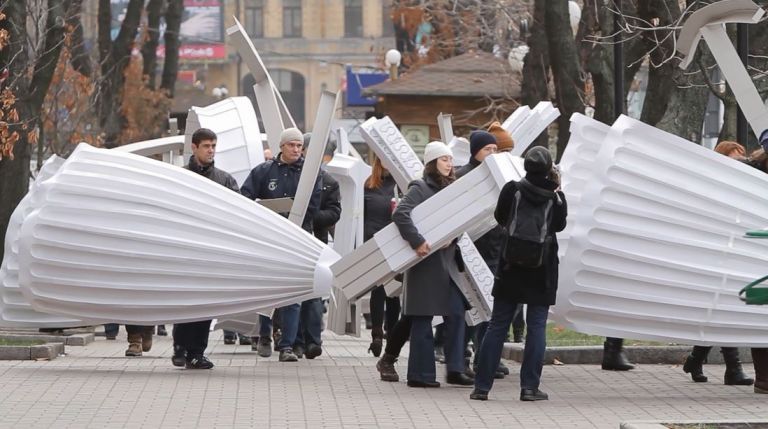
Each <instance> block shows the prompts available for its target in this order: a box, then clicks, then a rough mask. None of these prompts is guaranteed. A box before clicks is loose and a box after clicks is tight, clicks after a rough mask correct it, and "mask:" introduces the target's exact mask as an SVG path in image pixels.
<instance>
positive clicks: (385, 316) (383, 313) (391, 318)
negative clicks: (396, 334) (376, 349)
mask: <svg viewBox="0 0 768 429" xmlns="http://www.w3.org/2000/svg"><path fill="white" fill-rule="evenodd" d="M385 306H386V310H385V309H384V308H385ZM399 317H400V298H398V297H394V298H389V297H387V292H386V291H385V290H384V286H377V287H376V288H375V289H374V290H372V291H371V322H372V324H373V329H372V331H371V336H372V337H373V338H384V331H386V332H387V335H389V332H391V331H392V329H393V328H394V326H395V323H397V319H398V318H399ZM382 325H383V327H384V329H383V330H382Z"/></svg>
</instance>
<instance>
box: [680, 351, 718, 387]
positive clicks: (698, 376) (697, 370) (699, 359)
mask: <svg viewBox="0 0 768 429" xmlns="http://www.w3.org/2000/svg"><path fill="white" fill-rule="evenodd" d="M710 350H712V347H705V346H693V350H691V354H689V355H688V357H687V358H685V363H684V364H683V372H685V373H686V374H691V379H692V380H693V381H695V382H696V383H706V382H707V376H706V375H704V369H703V368H702V367H701V366H702V365H703V364H704V362H706V361H707V355H709V351H710Z"/></svg>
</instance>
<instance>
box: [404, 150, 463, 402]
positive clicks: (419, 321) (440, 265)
mask: <svg viewBox="0 0 768 429" xmlns="http://www.w3.org/2000/svg"><path fill="white" fill-rule="evenodd" d="M424 164H425V168H424V178H423V179H421V180H415V181H413V182H412V183H411V184H410V185H409V186H408V192H407V193H406V194H405V196H404V197H403V199H402V200H401V201H400V203H399V204H398V206H397V208H396V209H395V211H394V213H393V214H392V221H393V222H394V223H395V225H397V229H398V230H399V232H400V235H401V236H402V238H403V239H404V240H405V241H407V242H408V244H410V246H411V248H413V249H414V250H415V251H416V254H417V255H418V256H419V257H422V258H423V259H422V260H421V261H420V262H419V263H417V264H416V265H414V266H413V267H411V268H409V269H408V270H407V271H406V272H405V277H404V281H403V309H404V311H403V314H404V315H405V317H409V318H410V322H411V329H410V333H411V336H410V340H411V348H410V354H409V356H408V386H409V387H440V383H438V382H437V381H436V375H437V374H436V370H435V350H434V339H433V336H432V317H433V316H436V315H440V316H443V318H444V319H445V322H444V323H445V325H446V328H445V330H446V345H445V355H446V362H445V363H446V367H447V376H446V382H447V383H448V384H457V385H464V386H466V385H471V384H472V382H473V380H472V378H470V377H467V376H466V375H465V374H464V347H463V344H464V327H465V324H464V312H465V311H466V310H467V303H466V301H465V300H464V297H463V295H462V293H461V291H460V290H459V288H458V286H456V284H455V283H453V281H452V280H451V278H450V274H449V269H450V268H451V265H450V264H456V263H457V259H460V258H458V257H457V256H458V255H457V252H458V248H457V247H456V243H455V240H454V242H451V243H448V244H447V245H445V246H444V247H443V248H441V249H437V250H435V251H434V252H433V251H432V249H431V247H430V246H431V244H430V243H429V242H427V240H426V239H425V238H424V236H422V235H421V233H420V232H419V230H418V228H417V227H416V225H415V224H414V222H413V219H412V218H411V213H412V212H413V209H414V208H415V207H417V206H418V205H419V204H421V203H423V202H424V201H426V200H428V199H429V198H430V197H432V196H433V195H435V194H436V193H437V192H439V191H440V190H442V189H444V188H445V187H447V186H449V185H450V184H451V183H452V182H453V181H454V180H455V179H454V174H453V155H452V153H451V150H450V149H448V146H446V145H445V143H442V142H431V143H429V144H428V145H427V147H426V149H425V150H424Z"/></svg>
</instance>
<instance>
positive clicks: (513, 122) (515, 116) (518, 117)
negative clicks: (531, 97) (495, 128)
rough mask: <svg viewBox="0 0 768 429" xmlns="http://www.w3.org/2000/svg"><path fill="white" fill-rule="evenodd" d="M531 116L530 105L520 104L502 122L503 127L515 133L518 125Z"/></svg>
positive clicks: (512, 133) (511, 133)
mask: <svg viewBox="0 0 768 429" xmlns="http://www.w3.org/2000/svg"><path fill="white" fill-rule="evenodd" d="M529 116H531V108H530V107H528V106H520V107H518V108H517V109H515V111H514V112H512V114H511V115H509V117H508V118H507V119H506V120H504V123H502V124H501V128H504V129H505V130H507V132H508V133H509V134H510V135H515V133H516V130H517V128H518V127H520V126H521V125H523V123H524V122H525V121H526V120H527V119H528V117H529Z"/></svg>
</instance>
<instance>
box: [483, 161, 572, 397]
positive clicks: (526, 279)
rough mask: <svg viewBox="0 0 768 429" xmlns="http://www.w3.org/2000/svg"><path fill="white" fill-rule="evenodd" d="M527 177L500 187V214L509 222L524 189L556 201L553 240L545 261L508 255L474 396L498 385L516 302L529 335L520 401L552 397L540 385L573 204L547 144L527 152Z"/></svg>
mask: <svg viewBox="0 0 768 429" xmlns="http://www.w3.org/2000/svg"><path fill="white" fill-rule="evenodd" d="M524 165H525V171H526V174H525V178H524V179H522V180H521V181H520V182H514V181H512V182H509V183H507V184H506V185H504V187H503V188H502V190H501V193H500V194H499V201H498V204H497V206H496V212H495V217H496V220H497V221H498V222H499V225H505V226H506V225H509V223H510V220H511V218H510V216H514V213H513V212H512V206H513V204H514V203H515V201H516V194H517V192H518V191H519V192H520V196H521V198H525V199H526V200H527V202H528V203H529V204H533V205H537V206H540V205H544V204H548V203H549V202H550V201H552V203H553V205H552V208H551V211H550V216H549V225H548V229H547V236H548V240H547V241H546V243H547V244H546V245H547V246H548V247H547V248H546V249H545V250H546V251H545V253H544V255H545V257H544V260H543V262H542V264H541V266H539V267H536V268H528V267H521V266H516V265H511V264H509V263H507V262H506V261H505V260H504V258H503V256H502V259H501V260H500V262H501V263H502V265H501V266H500V267H499V268H500V269H499V272H498V273H497V275H496V281H495V283H494V285H493V298H494V301H493V314H492V315H491V321H490V322H489V326H488V331H487V332H486V334H485V338H484V339H483V343H482V345H481V346H480V356H479V358H478V361H479V365H478V372H477V375H476V377H475V389H474V391H473V392H472V394H471V395H470V398H471V399H477V400H486V399H488V392H489V391H490V390H491V387H492V386H493V375H494V373H495V371H496V368H497V367H498V364H499V361H500V359H501V350H502V347H503V345H504V337H505V336H506V334H507V332H509V326H510V324H511V323H512V318H513V317H514V314H515V310H516V308H517V305H518V304H520V303H524V304H528V313H527V322H528V335H527V337H526V342H525V349H524V352H523V363H522V367H521V368H520V388H521V391H520V400H522V401H536V400H543V399H548V397H547V394H546V393H544V392H542V391H541V390H539V384H540V381H541V371H542V366H543V360H544V351H545V349H546V324H547V313H548V312H549V306H550V305H554V304H555V298H556V295H557V276H558V258H557V237H556V236H555V233H557V232H560V231H562V230H563V229H564V228H565V222H566V221H565V219H566V217H567V215H568V208H567V204H566V201H565V195H564V194H563V193H562V191H560V190H559V187H560V179H559V176H558V175H557V174H556V172H555V171H554V170H553V165H552V156H551V155H550V153H549V151H548V150H547V149H545V148H543V147H534V148H532V149H531V150H529V151H528V154H526V156H525V164H524Z"/></svg>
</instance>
